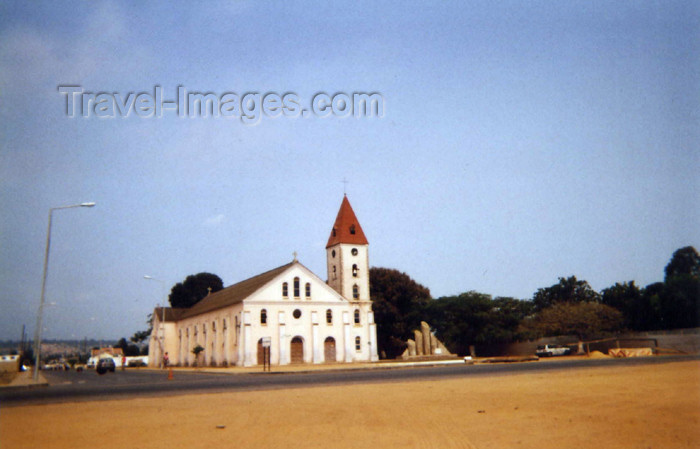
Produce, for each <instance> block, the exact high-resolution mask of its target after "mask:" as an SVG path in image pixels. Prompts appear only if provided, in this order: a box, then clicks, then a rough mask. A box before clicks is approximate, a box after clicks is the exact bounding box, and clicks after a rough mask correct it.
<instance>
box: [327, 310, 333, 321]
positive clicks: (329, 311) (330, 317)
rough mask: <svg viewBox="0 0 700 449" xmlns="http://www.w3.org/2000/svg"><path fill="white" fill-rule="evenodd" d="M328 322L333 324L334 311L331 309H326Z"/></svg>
mask: <svg viewBox="0 0 700 449" xmlns="http://www.w3.org/2000/svg"><path fill="white" fill-rule="evenodd" d="M326 324H333V311H332V310H331V309H328V310H326Z"/></svg>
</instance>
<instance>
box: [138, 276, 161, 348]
mask: <svg viewBox="0 0 700 449" xmlns="http://www.w3.org/2000/svg"><path fill="white" fill-rule="evenodd" d="M143 278H144V279H146V280H148V281H156V282H160V285H161V288H162V289H163V300H164V302H163V307H161V308H160V315H161V316H160V326H159V328H160V330H159V329H154V331H155V332H156V335H155V340H156V341H157V342H158V346H159V348H160V352H161V353H160V354H159V358H162V357H163V341H164V340H165V328H164V326H165V281H164V280H162V279H158V278H154V277H153V276H149V275H147V274H146V275H144V276H143ZM156 306H158V304H156ZM154 318H155V317H154ZM161 330H162V331H163V332H160V331H161ZM161 333H162V334H163V335H161Z"/></svg>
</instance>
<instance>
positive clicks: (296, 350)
mask: <svg viewBox="0 0 700 449" xmlns="http://www.w3.org/2000/svg"><path fill="white" fill-rule="evenodd" d="M289 352H290V354H291V356H292V363H304V340H302V338H301V337H299V336H297V337H294V338H292V342H291V343H290V351H289Z"/></svg>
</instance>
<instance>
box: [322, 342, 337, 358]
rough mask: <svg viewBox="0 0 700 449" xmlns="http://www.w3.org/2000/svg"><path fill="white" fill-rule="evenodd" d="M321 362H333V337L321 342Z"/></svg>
mask: <svg viewBox="0 0 700 449" xmlns="http://www.w3.org/2000/svg"><path fill="white" fill-rule="evenodd" d="M323 360H325V362H326V363H329V362H335V361H336V358H335V339H334V338H333V337H328V338H326V341H324V342H323Z"/></svg>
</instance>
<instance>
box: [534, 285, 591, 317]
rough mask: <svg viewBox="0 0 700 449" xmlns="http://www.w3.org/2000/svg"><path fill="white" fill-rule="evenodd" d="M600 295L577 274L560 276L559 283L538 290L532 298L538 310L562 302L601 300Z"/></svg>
mask: <svg viewBox="0 0 700 449" xmlns="http://www.w3.org/2000/svg"><path fill="white" fill-rule="evenodd" d="M599 301H600V295H599V294H598V293H597V292H596V291H595V290H593V288H591V286H590V285H588V282H586V281H579V280H577V279H576V276H570V277H568V278H563V277H562V278H559V283H557V284H554V285H552V286H551V287H547V288H540V289H539V290H537V291H536V292H535V294H534V296H533V298H532V302H533V304H534V306H535V310H536V311H540V310H544V309H547V308H549V307H552V306H553V305H555V304H557V303H560V302H567V303H578V302H599Z"/></svg>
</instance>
